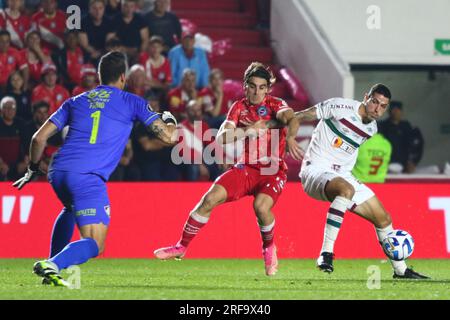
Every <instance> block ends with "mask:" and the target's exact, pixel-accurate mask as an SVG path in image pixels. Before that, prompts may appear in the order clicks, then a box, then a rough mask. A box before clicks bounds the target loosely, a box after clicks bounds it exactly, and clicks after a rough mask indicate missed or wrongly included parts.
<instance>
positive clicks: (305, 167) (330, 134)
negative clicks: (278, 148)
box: [287, 84, 428, 279]
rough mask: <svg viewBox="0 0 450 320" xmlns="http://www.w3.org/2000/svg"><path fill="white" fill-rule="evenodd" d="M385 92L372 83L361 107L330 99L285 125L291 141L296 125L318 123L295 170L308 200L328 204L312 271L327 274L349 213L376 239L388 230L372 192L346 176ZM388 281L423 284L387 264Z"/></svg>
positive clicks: (295, 152)
mask: <svg viewBox="0 0 450 320" xmlns="http://www.w3.org/2000/svg"><path fill="white" fill-rule="evenodd" d="M390 99H391V92H390V90H389V89H388V88H387V87H386V86H385V85H383V84H375V85H374V86H373V87H372V88H371V89H370V91H369V93H368V94H366V95H365V96H364V100H363V101H362V102H360V101H356V100H351V99H343V98H332V99H329V100H326V101H324V102H321V103H318V104H316V105H315V106H313V107H311V108H308V109H306V110H303V111H299V112H296V119H298V121H291V124H290V126H289V133H288V137H287V140H288V141H290V140H292V139H293V138H294V137H295V136H296V134H297V130H298V128H299V125H300V123H301V122H302V121H314V120H319V123H318V125H317V127H316V128H315V130H314V132H313V135H312V138H311V142H310V144H309V146H308V149H307V150H306V153H305V156H304V158H303V162H302V167H301V171H300V178H301V181H302V186H303V190H304V191H305V192H306V193H307V194H308V195H309V196H311V197H312V198H315V199H318V200H323V201H329V202H331V206H330V208H329V209H328V213H327V222H326V225H325V231H324V239H323V244H322V249H321V253H320V256H319V258H318V259H317V267H318V268H319V269H320V270H322V271H324V272H329V273H330V272H333V258H334V253H333V250H334V243H335V241H336V238H337V236H338V233H339V229H340V227H341V224H342V222H343V220H344V213H345V212H346V211H347V210H349V211H351V212H354V213H356V214H357V215H359V216H361V217H363V218H365V219H367V220H368V221H370V222H371V223H372V224H373V225H374V226H375V229H376V233H377V236H378V240H379V241H380V242H381V241H382V240H383V238H384V237H385V236H386V235H387V234H388V233H389V232H390V231H392V230H393V227H392V220H391V216H390V215H389V213H388V212H386V210H385V209H384V207H383V205H382V204H381V202H380V201H379V200H378V198H377V197H376V196H375V194H374V193H373V191H372V190H371V189H370V188H368V187H367V186H366V185H364V184H362V183H361V182H359V181H358V180H357V179H356V178H355V177H354V176H353V175H352V173H351V171H352V169H353V166H354V165H355V162H356V158H357V155H358V147H359V146H360V145H361V144H363V143H364V142H365V141H366V140H367V139H369V138H370V137H371V136H372V135H374V134H375V133H376V132H377V124H376V120H378V119H379V118H380V117H381V116H383V114H384V113H385V112H386V110H387V108H388V106H389V101H390ZM288 148H289V151H290V153H291V154H292V156H293V157H294V158H295V159H297V160H300V159H301V152H300V149H299V147H298V145H294V144H291V143H288ZM391 264H392V266H393V269H394V278H408V279H426V278H428V277H426V276H424V275H421V274H419V273H417V272H415V271H413V270H412V269H410V268H408V267H407V266H406V263H405V261H393V260H391Z"/></svg>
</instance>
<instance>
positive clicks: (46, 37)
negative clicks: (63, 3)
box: [31, 0, 66, 50]
mask: <svg viewBox="0 0 450 320" xmlns="http://www.w3.org/2000/svg"><path fill="white" fill-rule="evenodd" d="M41 7H42V8H41V10H39V11H38V12H36V13H35V14H34V15H33V16H32V18H31V25H32V28H33V29H35V30H37V31H38V32H39V34H40V36H41V39H42V46H43V47H44V48H47V49H49V50H55V49H59V50H61V49H62V48H63V47H64V30H65V29H66V14H65V12H64V11H61V10H59V9H58V7H57V3H56V0H42V2H41Z"/></svg>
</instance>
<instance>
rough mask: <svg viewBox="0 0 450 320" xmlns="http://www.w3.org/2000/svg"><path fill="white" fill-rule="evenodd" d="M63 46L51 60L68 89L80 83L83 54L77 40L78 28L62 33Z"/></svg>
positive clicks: (83, 60) (83, 61)
mask: <svg viewBox="0 0 450 320" xmlns="http://www.w3.org/2000/svg"><path fill="white" fill-rule="evenodd" d="M64 40H65V44H66V45H65V47H64V49H62V50H60V51H59V52H58V53H57V54H55V55H54V58H53V60H54V61H55V62H56V65H57V68H58V70H59V71H60V73H61V75H62V80H63V83H64V84H65V87H66V88H68V89H69V90H70V91H72V89H73V88H74V87H75V86H79V85H80V84H81V67H82V65H83V64H84V63H85V55H84V53H83V50H82V49H81V46H80V45H79V42H78V30H67V31H66V32H65V34H64Z"/></svg>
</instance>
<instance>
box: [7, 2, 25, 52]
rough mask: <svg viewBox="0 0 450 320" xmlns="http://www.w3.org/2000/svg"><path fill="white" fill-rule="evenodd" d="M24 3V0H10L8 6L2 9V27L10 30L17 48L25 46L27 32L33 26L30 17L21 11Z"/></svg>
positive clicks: (12, 41) (12, 42)
mask: <svg viewBox="0 0 450 320" xmlns="http://www.w3.org/2000/svg"><path fill="white" fill-rule="evenodd" d="M23 4H24V2H23V0H8V8H6V9H0V29H5V30H8V31H9V33H10V35H11V44H12V45H13V46H14V47H15V48H17V49H23V48H24V47H25V34H26V33H27V31H28V30H30V28H31V20H30V18H29V17H28V16H27V15H25V14H22V12H21V10H22V8H23Z"/></svg>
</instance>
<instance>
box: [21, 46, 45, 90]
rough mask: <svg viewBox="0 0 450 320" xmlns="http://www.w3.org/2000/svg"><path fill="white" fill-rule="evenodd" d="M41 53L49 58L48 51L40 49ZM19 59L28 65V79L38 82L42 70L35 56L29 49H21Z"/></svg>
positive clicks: (40, 63)
mask: <svg viewBox="0 0 450 320" xmlns="http://www.w3.org/2000/svg"><path fill="white" fill-rule="evenodd" d="M42 52H43V53H44V54H45V55H46V56H50V51H48V50H47V49H45V48H42ZM19 54H20V58H21V59H22V60H23V61H25V62H26V64H27V65H28V70H29V72H30V79H32V80H34V81H36V82H40V80H41V70H42V62H41V61H40V60H39V58H38V57H37V56H36V54H35V53H34V52H33V51H31V50H30V49H26V48H25V49H23V50H20V52H19Z"/></svg>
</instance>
